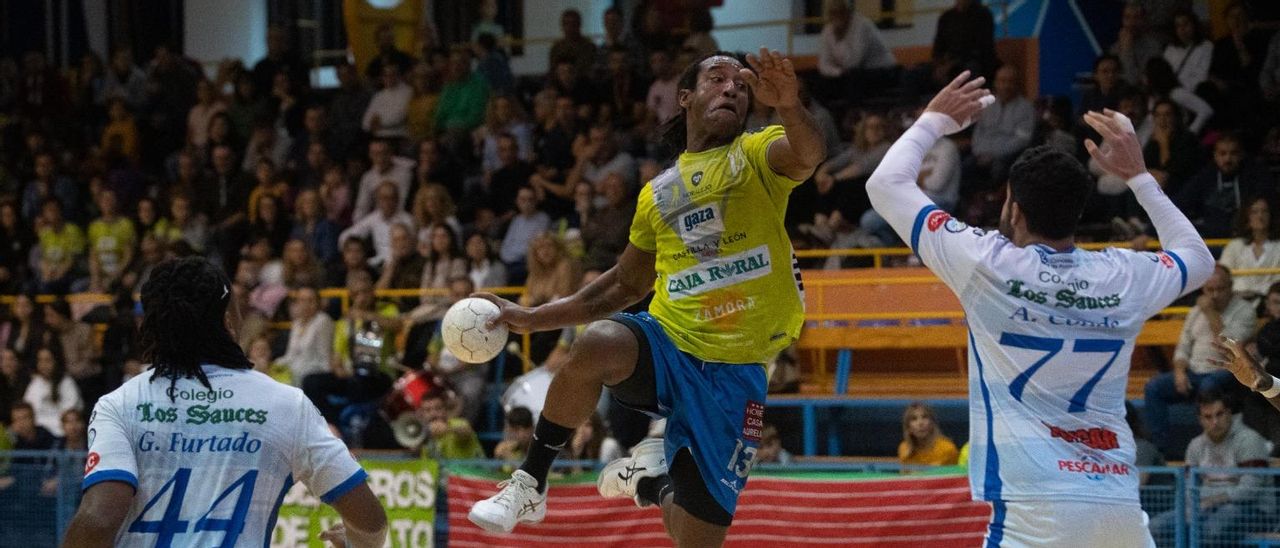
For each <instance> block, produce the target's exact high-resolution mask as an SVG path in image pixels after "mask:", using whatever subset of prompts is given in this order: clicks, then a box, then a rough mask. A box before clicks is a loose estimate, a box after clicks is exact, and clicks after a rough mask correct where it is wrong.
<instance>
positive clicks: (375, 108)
mask: <svg viewBox="0 0 1280 548" xmlns="http://www.w3.org/2000/svg"><path fill="white" fill-rule="evenodd" d="M412 98H413V86H410V85H409V84H406V83H405V82H404V80H402V79H401V78H400V67H398V66H397V65H396V64H395V63H387V64H384V65H383V66H382V89H380V90H378V92H377V93H375V94H373V98H372V99H370V100H369V107H368V108H366V109H365V111H364V119H363V120H362V121H361V123H360V127H362V128H364V130H365V131H367V132H369V133H372V134H373V136H374V137H380V138H384V139H386V138H400V137H404V136H405V135H407V134H408V131H409V126H408V123H407V122H408V119H409V100H410V99H412Z"/></svg>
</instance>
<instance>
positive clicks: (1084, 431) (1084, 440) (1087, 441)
mask: <svg viewBox="0 0 1280 548" xmlns="http://www.w3.org/2000/svg"><path fill="white" fill-rule="evenodd" d="M1040 423H1041V424H1043V425H1045V427H1046V428H1048V429H1049V435H1050V436H1052V437H1054V438H1057V439H1060V440H1062V441H1065V442H1067V443H1076V444H1080V445H1083V446H1085V447H1088V448H1090V449H1097V450H1099V451H1110V450H1112V449H1118V448H1119V447H1120V440H1119V438H1118V437H1117V436H1116V433H1115V432H1112V431H1111V430H1108V429H1106V428H1101V427H1093V428H1078V429H1075V430H1066V429H1063V428H1060V427H1057V426H1054V425H1052V424H1049V423H1047V422H1044V421H1040Z"/></svg>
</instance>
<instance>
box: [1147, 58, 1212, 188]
mask: <svg viewBox="0 0 1280 548" xmlns="http://www.w3.org/2000/svg"><path fill="white" fill-rule="evenodd" d="M1142 80H1143V82H1144V83H1145V84H1146V88H1147V95H1149V96H1150V97H1151V99H1150V101H1151V103H1150V105H1151V110H1152V112H1154V111H1155V109H1156V103H1157V102H1159V101H1161V100H1169V101H1173V102H1174V103H1177V105H1178V106H1180V107H1182V109H1183V110H1185V111H1189V112H1191V113H1192V114H1194V116H1195V117H1194V118H1192V119H1191V123H1189V124H1187V127H1188V128H1189V129H1190V130H1191V133H1196V134H1198V133H1200V130H1201V129H1204V126H1205V124H1207V123H1209V119H1210V118H1212V117H1213V107H1212V106H1210V105H1209V103H1207V102H1205V100H1204V99H1201V98H1200V96H1198V95H1196V94H1195V93H1193V92H1192V91H1191V90H1190V89H1187V88H1185V87H1183V86H1181V85H1179V83H1178V76H1177V75H1176V74H1174V72H1173V67H1172V66H1170V65H1169V63H1168V62H1166V61H1165V60H1164V59H1161V58H1159V57H1155V58H1152V59H1151V60H1150V61H1147V70H1146V72H1144V73H1143V75H1142ZM1148 165H1150V164H1148Z"/></svg>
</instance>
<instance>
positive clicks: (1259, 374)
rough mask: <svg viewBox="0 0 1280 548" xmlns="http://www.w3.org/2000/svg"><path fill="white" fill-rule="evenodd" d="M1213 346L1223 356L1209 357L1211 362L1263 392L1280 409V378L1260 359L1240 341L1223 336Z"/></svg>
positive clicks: (1268, 400)
mask: <svg viewBox="0 0 1280 548" xmlns="http://www.w3.org/2000/svg"><path fill="white" fill-rule="evenodd" d="M1213 346H1214V347H1215V348H1217V349H1218V353H1219V355H1221V356H1223V357H1222V358H1209V362H1210V363H1212V364H1214V365H1216V366H1218V367H1221V368H1223V369H1226V370H1227V371H1230V372H1231V374H1232V375H1235V377H1236V380H1237V381H1240V384H1243V385H1245V386H1246V387H1248V388H1249V389H1250V390H1253V391H1254V392H1257V393H1259V394H1262V397H1264V398H1266V399H1267V402H1269V403H1270V404H1271V406H1272V407H1275V408H1276V409H1277V410H1280V379H1276V378H1275V377H1274V376H1272V375H1271V374H1270V373H1267V370H1266V369H1264V368H1263V367H1262V364H1261V363H1258V360H1256V359H1254V357H1253V356H1252V355H1250V354H1249V351H1247V350H1245V349H1244V347H1243V346H1241V344H1240V342H1239V341H1236V340H1234V339H1229V338H1227V337H1222V339H1221V340H1218V341H1214V342H1213Z"/></svg>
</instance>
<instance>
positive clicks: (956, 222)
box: [942, 217, 969, 234]
mask: <svg viewBox="0 0 1280 548" xmlns="http://www.w3.org/2000/svg"><path fill="white" fill-rule="evenodd" d="M942 229H943V230H945V231H947V232H950V233H952V234H959V233H961V232H964V231H966V230H969V225H967V224H964V221H961V220H960V219H957V218H955V217H951V218H949V219H947V222H945V223H942Z"/></svg>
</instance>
